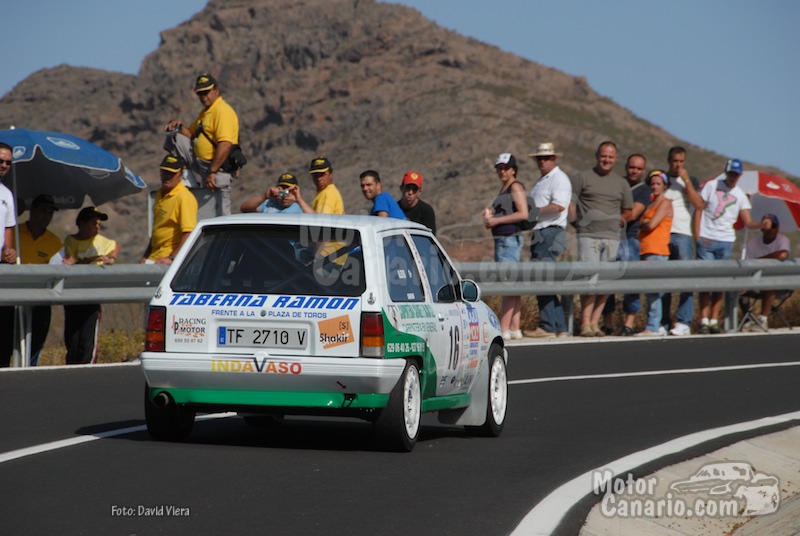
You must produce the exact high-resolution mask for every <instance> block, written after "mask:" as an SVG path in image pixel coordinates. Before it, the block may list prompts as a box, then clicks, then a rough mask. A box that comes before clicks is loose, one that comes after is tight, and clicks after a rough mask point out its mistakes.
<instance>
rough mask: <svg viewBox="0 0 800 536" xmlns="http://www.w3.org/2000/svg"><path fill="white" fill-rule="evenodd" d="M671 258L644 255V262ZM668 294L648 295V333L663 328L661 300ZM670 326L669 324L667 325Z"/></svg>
mask: <svg viewBox="0 0 800 536" xmlns="http://www.w3.org/2000/svg"><path fill="white" fill-rule="evenodd" d="M668 258H669V257H667V256H666V255H644V256H642V260H643V261H665V260H667V259H668ZM666 295H667V294H666V293H664V292H661V293H658V294H646V297H647V326H646V327H645V328H644V329H646V330H648V331H653V332H656V331H658V328H660V327H661V326H662V321H661V300H662V299H663V298H664V296H666ZM667 325H669V324H667Z"/></svg>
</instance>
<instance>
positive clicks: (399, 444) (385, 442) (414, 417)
mask: <svg viewBox="0 0 800 536" xmlns="http://www.w3.org/2000/svg"><path fill="white" fill-rule="evenodd" d="M421 419H422V391H421V389H420V380H419V369H417V365H416V364H414V363H413V362H411V361H409V362H408V363H406V368H405V370H404V371H403V375H402V376H401V377H400V379H399V380H398V382H397V385H395V387H394V389H392V393H391V394H390V395H389V403H388V404H387V405H386V407H385V408H383V409H382V410H381V412H380V415H379V416H378V418H377V419H376V420H375V423H374V424H373V427H374V431H375V436H376V439H377V440H378V443H379V444H380V445H381V446H382V447H383V448H385V449H387V450H394V451H400V452H411V451H412V450H413V449H414V445H415V444H416V443H417V437H419V428H420V420H421Z"/></svg>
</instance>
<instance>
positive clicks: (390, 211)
mask: <svg viewBox="0 0 800 536" xmlns="http://www.w3.org/2000/svg"><path fill="white" fill-rule="evenodd" d="M359 179H360V181H361V193H362V194H364V197H366V198H367V199H368V200H370V201H372V208H371V209H370V211H369V214H370V216H380V217H383V218H397V219H400V220H404V219H406V213H405V212H403V209H401V208H400V205H398V204H397V201H395V200H394V198H393V197H392V196H391V195H389V194H388V193H386V192H384V191H383V187H382V186H381V176H380V175H378V172H377V171H374V170H371V169H368V170H367V171H364V172H362V173H361V175H359Z"/></svg>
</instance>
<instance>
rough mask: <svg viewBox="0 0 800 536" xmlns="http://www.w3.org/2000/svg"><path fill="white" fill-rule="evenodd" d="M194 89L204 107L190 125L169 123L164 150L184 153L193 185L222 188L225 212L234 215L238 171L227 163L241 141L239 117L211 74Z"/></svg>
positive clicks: (177, 121)
mask: <svg viewBox="0 0 800 536" xmlns="http://www.w3.org/2000/svg"><path fill="white" fill-rule="evenodd" d="M194 92H195V94H196V95H197V98H198V99H200V104H202V105H203V110H202V111H201V112H200V115H199V116H198V117H197V119H195V121H194V123H192V124H191V125H189V126H185V125H184V124H183V122H181V121H180V120H178V119H173V120H172V121H170V122H169V123H167V126H166V127H165V130H166V131H167V133H168V134H167V139H166V142H165V143H164V149H166V150H167V151H169V152H170V153H172V154H178V155H180V156H181V158H183V160H184V161H185V162H186V163H187V164H188V169H189V171H190V173H189V174H188V177H187V179H188V180H189V183H190V184H189V185H190V186H191V187H193V188H208V189H209V190H220V191H221V192H222V213H223V214H230V213H231V180H232V179H233V173H235V170H231V169H229V167H228V166H227V165H226V163H227V161H228V155H229V154H230V151H231V149H232V148H233V146H234V145H237V144H238V143H239V118H238V116H237V115H236V112H235V111H234V109H233V108H231V106H230V105H229V104H228V103H227V102H225V100H224V99H223V98H222V95H221V94H220V89H219V84H217V81H216V79H214V77H213V76H211V75H210V74H207V73H205V74H201V75H200V76H198V77H197V80H196V81H195V85H194Z"/></svg>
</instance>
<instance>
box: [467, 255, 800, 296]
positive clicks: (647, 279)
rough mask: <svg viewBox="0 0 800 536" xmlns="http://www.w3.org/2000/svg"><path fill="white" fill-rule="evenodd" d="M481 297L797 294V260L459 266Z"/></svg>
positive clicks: (799, 261) (799, 277)
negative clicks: (690, 292) (727, 293)
mask: <svg viewBox="0 0 800 536" xmlns="http://www.w3.org/2000/svg"><path fill="white" fill-rule="evenodd" d="M458 270H459V273H460V274H461V277H463V278H467V279H472V280H474V281H476V282H477V283H478V284H479V286H480V287H481V292H482V293H483V294H485V295H487V296H517V295H524V294H567V295H569V294H619V293H645V292H651V293H660V292H678V291H683V292H688V291H692V292H698V291H743V290H780V289H793V288H800V259H788V260H786V261H778V260H774V259H747V260H725V261H697V260H695V261H662V262H657V261H653V262H647V261H645V262H611V263H600V264H595V263H586V262H570V263H567V262H521V263H511V262H503V263H495V262H479V263H460V264H458Z"/></svg>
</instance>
